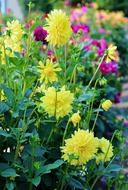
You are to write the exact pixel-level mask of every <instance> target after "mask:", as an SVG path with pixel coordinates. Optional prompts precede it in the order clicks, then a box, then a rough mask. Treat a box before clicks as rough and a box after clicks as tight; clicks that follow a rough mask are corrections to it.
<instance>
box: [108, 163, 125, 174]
mask: <svg viewBox="0 0 128 190" xmlns="http://www.w3.org/2000/svg"><path fill="white" fill-rule="evenodd" d="M106 170H107V171H108V172H118V171H120V170H122V167H121V166H120V165H118V164H111V165H110V166H109V167H108V168H107V169H106Z"/></svg>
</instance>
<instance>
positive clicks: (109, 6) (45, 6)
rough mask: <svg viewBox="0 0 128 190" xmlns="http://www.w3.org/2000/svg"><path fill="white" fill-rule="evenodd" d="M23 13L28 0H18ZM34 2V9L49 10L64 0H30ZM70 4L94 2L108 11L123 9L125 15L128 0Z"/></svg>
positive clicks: (77, 0) (76, 0) (72, 1)
mask: <svg viewBox="0 0 128 190" xmlns="http://www.w3.org/2000/svg"><path fill="white" fill-rule="evenodd" d="M19 1H20V3H21V5H22V8H23V11H24V13H25V15H26V14H27V12H28V6H27V4H28V3H29V2H30V0H19ZM31 2H32V3H33V4H34V10H36V11H43V12H49V11H50V10H51V9H52V8H53V7H56V6H59V7H60V6H62V5H63V4H64V0H38V2H37V0H31ZM69 2H70V4H71V5H72V6H77V5H78V4H79V3H81V4H85V3H88V2H89V3H91V2H96V3H98V6H99V8H100V9H105V10H110V11H123V12H124V13H125V15H126V16H128V0H69Z"/></svg>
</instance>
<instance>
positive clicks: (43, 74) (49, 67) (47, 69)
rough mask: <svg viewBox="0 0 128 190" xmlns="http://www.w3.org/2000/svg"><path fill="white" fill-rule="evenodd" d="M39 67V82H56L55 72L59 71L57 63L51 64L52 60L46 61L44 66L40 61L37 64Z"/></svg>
mask: <svg viewBox="0 0 128 190" xmlns="http://www.w3.org/2000/svg"><path fill="white" fill-rule="evenodd" d="M39 65H40V69H39V72H40V81H43V80H44V81H45V83H48V82H50V83H52V82H54V81H57V80H58V78H57V72H59V71H61V68H60V67H59V64H58V63H55V64H54V63H53V62H52V60H49V59H47V60H46V65H44V64H43V63H42V62H41V61H40V62H39Z"/></svg>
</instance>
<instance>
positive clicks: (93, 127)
mask: <svg viewBox="0 0 128 190" xmlns="http://www.w3.org/2000/svg"><path fill="white" fill-rule="evenodd" d="M100 106H101V104H100V105H99V107H98V111H97V114H96V118H95V121H94V123H93V126H92V131H94V129H95V126H96V122H97V118H98V116H99V112H100Z"/></svg>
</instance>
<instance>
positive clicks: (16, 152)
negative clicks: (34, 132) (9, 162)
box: [14, 140, 20, 163]
mask: <svg viewBox="0 0 128 190" xmlns="http://www.w3.org/2000/svg"><path fill="white" fill-rule="evenodd" d="M19 151H20V143H19V140H18V141H17V146H16V151H15V156H14V163H15V162H16V160H17V158H18V154H19Z"/></svg>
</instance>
